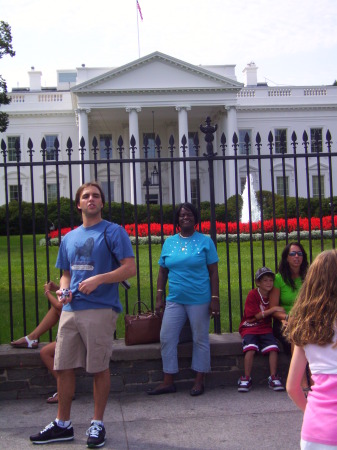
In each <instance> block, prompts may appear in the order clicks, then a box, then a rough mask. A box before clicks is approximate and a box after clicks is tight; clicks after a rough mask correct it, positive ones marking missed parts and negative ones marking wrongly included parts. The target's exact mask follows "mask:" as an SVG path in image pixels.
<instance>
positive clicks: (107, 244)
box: [104, 223, 121, 267]
mask: <svg viewBox="0 0 337 450" xmlns="http://www.w3.org/2000/svg"><path fill="white" fill-rule="evenodd" d="M110 225H111V223H110V224H109V225H107V226H106V227H105V230H104V240H105V243H106V246H107V247H108V250H109V252H110V253H111V255H112V257H113V259H114V261H115V263H116V264H117V267H120V265H121V263H120V262H119V261H118V259H117V256H116V255H115V254H114V252H113V251H112V250H111V248H110V246H109V243H108V238H107V237H106V230H107V229H108V228H109V226H110Z"/></svg>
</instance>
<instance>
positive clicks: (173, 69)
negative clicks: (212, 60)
mask: <svg viewBox="0 0 337 450" xmlns="http://www.w3.org/2000/svg"><path fill="white" fill-rule="evenodd" d="M242 87H243V84H242V83H239V82H237V81H235V80H232V79H230V78H227V77H224V76H221V75H218V74H217V73H214V72H211V71H209V70H206V69H204V68H202V67H199V66H194V65H192V64H189V63H186V62H184V61H181V60H178V59H175V58H172V57H170V56H168V55H165V54H163V53H159V52H155V53H152V54H150V55H148V56H145V57H143V58H140V59H137V60H135V61H133V62H131V63H129V64H126V65H124V66H121V67H118V68H116V69H113V70H110V71H108V72H105V73H104V74H102V75H99V76H96V77H94V78H91V79H89V80H88V81H85V82H83V83H81V84H79V85H77V86H74V87H73V88H72V89H71V90H72V92H74V93H76V94H99V93H113V92H116V93H136V92H138V93H139V92H141V93H153V92H158V93H164V92H190V91H196V92H205V91H213V92H217V91H218V92H219V91H232V92H233V91H234V92H236V91H239V90H240V89H242Z"/></svg>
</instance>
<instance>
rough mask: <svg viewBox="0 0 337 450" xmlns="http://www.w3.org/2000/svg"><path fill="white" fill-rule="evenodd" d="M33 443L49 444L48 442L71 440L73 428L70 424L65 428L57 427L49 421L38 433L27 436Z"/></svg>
mask: <svg viewBox="0 0 337 450" xmlns="http://www.w3.org/2000/svg"><path fill="white" fill-rule="evenodd" d="M29 439H30V440H31V441H32V442H33V444H49V442H62V441H72V440H73V439H74V429H73V426H72V424H70V425H68V426H67V427H66V428H62V427H59V426H58V425H57V423H56V422H55V421H54V422H51V423H50V424H49V425H47V426H46V428H45V429H44V430H42V431H40V433H38V434H33V435H32V436H30V438H29Z"/></svg>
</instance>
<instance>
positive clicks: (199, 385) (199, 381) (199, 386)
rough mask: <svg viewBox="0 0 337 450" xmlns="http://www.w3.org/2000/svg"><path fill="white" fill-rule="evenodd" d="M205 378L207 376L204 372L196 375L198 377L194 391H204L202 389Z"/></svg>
mask: <svg viewBox="0 0 337 450" xmlns="http://www.w3.org/2000/svg"><path fill="white" fill-rule="evenodd" d="M204 377H205V374H204V373H203V372H197V373H196V377H195V380H194V385H193V387H192V390H195V391H198V390H200V389H202V387H203V385H204Z"/></svg>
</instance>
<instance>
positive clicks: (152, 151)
mask: <svg viewBox="0 0 337 450" xmlns="http://www.w3.org/2000/svg"><path fill="white" fill-rule="evenodd" d="M145 136H146V137H147V139H148V143H147V145H148V149H147V157H148V158H155V157H156V143H155V136H154V133H144V134H143V142H144V138H145ZM144 157H145V152H144Z"/></svg>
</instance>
